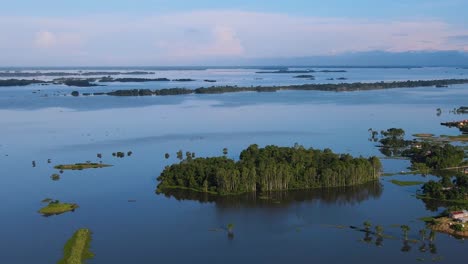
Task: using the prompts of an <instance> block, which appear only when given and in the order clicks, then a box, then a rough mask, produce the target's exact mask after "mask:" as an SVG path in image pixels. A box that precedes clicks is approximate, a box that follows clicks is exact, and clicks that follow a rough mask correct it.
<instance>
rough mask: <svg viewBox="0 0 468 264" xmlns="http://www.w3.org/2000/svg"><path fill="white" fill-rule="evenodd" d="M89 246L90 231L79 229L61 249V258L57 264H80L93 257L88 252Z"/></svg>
mask: <svg viewBox="0 0 468 264" xmlns="http://www.w3.org/2000/svg"><path fill="white" fill-rule="evenodd" d="M90 244H91V231H90V230H89V229H85V228H82V229H79V230H78V231H76V232H75V234H73V236H72V237H71V238H70V239H69V240H68V241H67V243H66V244H65V246H64V248H63V258H62V259H61V260H60V261H59V262H58V264H82V263H85V261H86V260H88V259H91V258H93V257H94V254H93V253H92V252H91V251H90V250H89V248H90Z"/></svg>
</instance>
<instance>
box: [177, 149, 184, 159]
mask: <svg viewBox="0 0 468 264" xmlns="http://www.w3.org/2000/svg"><path fill="white" fill-rule="evenodd" d="M177 158H178V159H179V160H183V159H184V153H183V152H182V150H179V151H177Z"/></svg>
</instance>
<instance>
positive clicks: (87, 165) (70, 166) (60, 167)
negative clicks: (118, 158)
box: [54, 162, 112, 170]
mask: <svg viewBox="0 0 468 264" xmlns="http://www.w3.org/2000/svg"><path fill="white" fill-rule="evenodd" d="M110 166H112V165H108V164H102V163H91V162H89V163H75V164H61V165H56V166H54V168H55V169H57V170H84V169H98V168H105V167H110Z"/></svg>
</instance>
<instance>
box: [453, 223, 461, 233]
mask: <svg viewBox="0 0 468 264" xmlns="http://www.w3.org/2000/svg"><path fill="white" fill-rule="evenodd" d="M450 228H452V229H453V230H455V231H457V232H463V229H464V228H463V225H462V224H454V225H451V226H450Z"/></svg>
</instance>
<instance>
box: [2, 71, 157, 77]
mask: <svg viewBox="0 0 468 264" xmlns="http://www.w3.org/2000/svg"><path fill="white" fill-rule="evenodd" d="M154 73H155V72H148V71H128V72H118V71H87V72H82V71H79V72H41V71H34V72H24V71H4V72H0V77H41V76H49V77H50V76H52V77H66V76H99V75H105V76H109V75H145V74H154Z"/></svg>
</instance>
